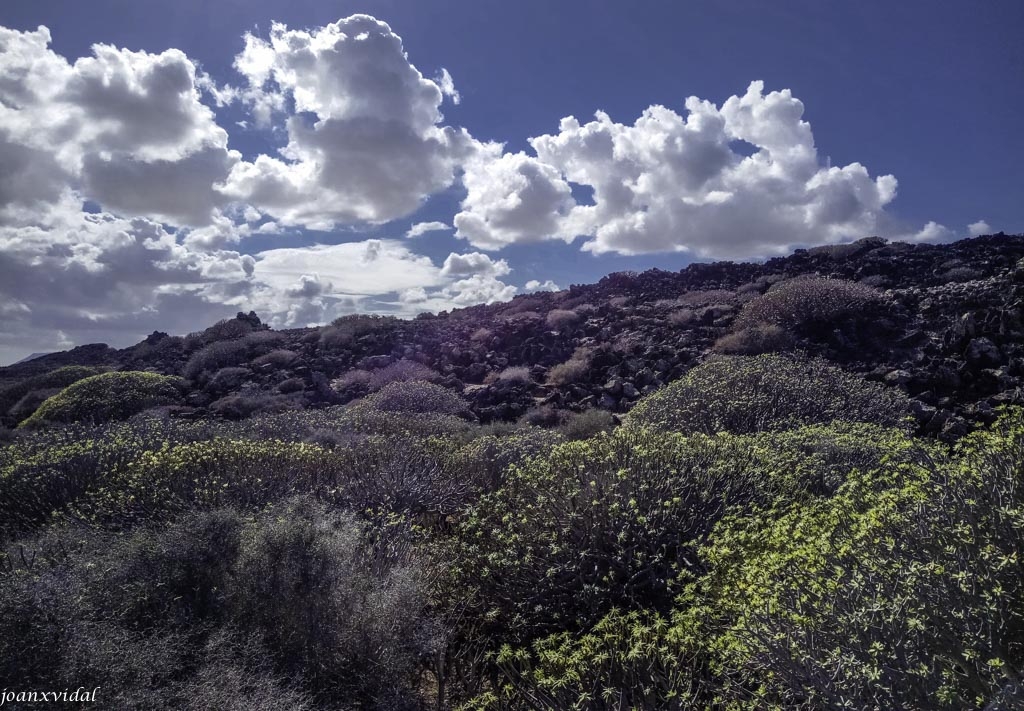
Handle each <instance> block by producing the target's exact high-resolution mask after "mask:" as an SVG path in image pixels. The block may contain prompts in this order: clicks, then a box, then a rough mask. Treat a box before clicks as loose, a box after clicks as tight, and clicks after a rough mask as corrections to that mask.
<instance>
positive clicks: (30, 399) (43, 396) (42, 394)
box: [7, 388, 63, 422]
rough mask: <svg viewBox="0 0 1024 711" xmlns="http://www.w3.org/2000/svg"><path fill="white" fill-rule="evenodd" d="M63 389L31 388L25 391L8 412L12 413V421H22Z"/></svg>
mask: <svg viewBox="0 0 1024 711" xmlns="http://www.w3.org/2000/svg"><path fill="white" fill-rule="evenodd" d="M61 390H63V388H46V389H45V390H29V391H28V392H27V393H25V396H24V397H23V398H21V399H20V400H18V402H16V403H14V404H13V405H12V406H11V409H10V410H8V411H7V414H8V415H10V417H11V421H12V422H21V421H22V420H24V419H26V418H28V417H30V416H31V415H32V413H33V412H35V411H36V410H38V409H39V406H40V405H42V404H43V403H44V402H46V401H47V400H48V399H49V398H51V397H53V396H54V395H56V394H57V393H59V392H60V391H61Z"/></svg>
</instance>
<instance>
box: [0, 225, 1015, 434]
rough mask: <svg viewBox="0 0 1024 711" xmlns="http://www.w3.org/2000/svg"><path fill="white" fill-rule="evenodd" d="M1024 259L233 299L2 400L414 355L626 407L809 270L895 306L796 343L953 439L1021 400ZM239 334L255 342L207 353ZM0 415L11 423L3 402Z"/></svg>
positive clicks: (261, 398)
mask: <svg viewBox="0 0 1024 711" xmlns="http://www.w3.org/2000/svg"><path fill="white" fill-rule="evenodd" d="M1022 260H1024V236H1020V235H1018V236H1008V235H1002V234H1000V235H992V236H987V237H979V238H976V239H972V240H964V241H961V242H957V243H954V244H949V245H909V244H903V243H886V242H885V241H884V240H881V239H877V238H870V239H866V240H861V241H860V242H857V243H854V244H852V245H841V246H835V247H827V248H817V249H813V250H798V251H796V252H795V253H793V254H792V255H790V256H787V257H781V258H776V259H771V260H768V261H767V262H764V263H757V264H753V263H742V264H737V263H731V262H717V263H713V264H692V265H690V266H689V267H687V268H686V269H683V270H681V271H679V272H667V271H661V270H657V269H655V270H651V271H647V272H643V273H639V274H636V273H616V274H611V275H609V276H607V277H605V278H603V279H602V280H601V281H599V282H598V283H596V284H591V285H581V286H577V285H574V286H572V287H571V288H569V289H567V290H564V291H560V292H552V293H537V294H531V295H525V296H519V297H516V298H515V299H513V300H512V301H510V302H508V303H502V304H493V305H489V306H475V307H471V308H468V309H462V310H458V311H454V312H451V313H442V314H440V315H438V316H431V315H423V316H421V317H419V318H416V319H413V320H411V321H400V320H390V319H383V320H382V319H366V318H364V319H349V320H347V321H343V322H342V323H341V324H339V325H337V326H335V327H331V326H326V327H321V328H304V329H291V330H286V331H278V332H270V333H271V334H276V335H266V336H261V337H259V338H256V337H252V336H249V335H248V334H252V333H261V332H267V329H266V327H265V326H263V325H262V324H261V323H260V321H259V319H258V318H257V317H256V315H255V314H247V315H246V314H239V316H238V318H237V319H236V321H237V323H230V322H229V323H228V324H227V325H223V324H222V325H220V326H215V327H213V328H211V329H207V331H205V332H198V333H196V334H192V335H190V336H187V337H174V336H168V335H166V334H162V333H154V334H152V335H150V336H149V337H148V338H147V339H146V340H145V341H143V342H142V343H140V344H137V345H135V346H132V347H130V348H125V349H121V350H117V349H113V348H109V347H107V346H105V345H102V344H94V345H86V346H81V347H78V348H75V349H72V350H70V351H66V352H63V353H55V354H51V355H47V356H43V357H41V358H37V359H34V360H31V361H29V362H26V363H21V364H17V365H13V366H9V367H7V368H0V400H2V399H3V398H2V394H3V389H4V388H12V387H18V386H19V383H21V389H22V390H24V389H25V386H24V382H25V381H26V379H29V378H32V377H36V376H39V375H40V374H42V373H45V372H47V371H50V370H53V369H55V368H57V367H60V366H64V365H69V364H78V365H90V366H102V367H106V368H113V369H123V370H129V369H130V370H152V371H157V372H161V373H166V374H175V375H185V376H187V378H188V394H187V397H186V399H185V405H184V406H182V407H180V408H177V409H176V410H175V411H174V414H175V415H177V416H182V417H205V416H211V415H212V416H227V417H238V416H243V415H245V414H246V413H247V412H251V411H253V410H254V409H263V408H267V407H274V408H277V407H316V406H321V405H323V404H332V403H343V402H347V401H349V400H352V399H354V398H356V397H360V396H362V395H363V394H365V393H366V392H367V391H368V388H369V387H372V385H368V384H367V380H368V378H371V377H372V375H373V374H374V373H380V372H381V371H382V370H383V369H385V368H387V367H388V366H393V365H394V364H395V363H397V362H399V361H403V360H405V361H415V362H417V363H420V364H422V365H424V366H427V367H429V368H431V369H433V370H434V371H436V373H437V376H436V377H437V379H438V381H439V382H440V383H441V384H443V385H446V386H448V387H451V388H454V389H456V390H458V391H460V392H461V393H462V394H463V395H464V396H465V397H466V398H467V399H468V400H469V401H470V402H471V403H472V408H473V411H474V413H475V414H476V416H477V417H478V418H479V419H480V420H481V421H484V422H487V421H493V420H514V419H517V418H520V417H522V416H524V415H527V414H529V416H531V417H537V418H543V417H545V416H551V413H556V414H557V411H559V410H575V411H579V410H583V409H586V408H591V407H598V408H603V409H606V410H610V411H612V412H615V413H622V412H626V411H628V410H629V409H630V407H631V406H632V405H633V404H634V403H635V402H636V401H637V399H638V398H640V397H641V396H643V395H644V394H645V393H648V392H651V391H652V390H654V389H656V388H658V387H660V386H662V385H664V384H665V383H667V382H670V381H672V380H674V379H676V378H679V377H680V376H681V375H683V374H684V373H685V372H686V371H687V370H688V369H689V368H691V367H693V366H694V365H695V364H697V363H699V362H700V361H701V360H702V359H704V358H707V357H709V356H711V355H713V354H714V353H715V352H716V342H719V339H722V338H723V337H724V336H727V335H729V334H730V333H733V332H734V331H735V330H736V326H735V320H736V318H737V316H738V315H739V314H740V313H741V312H742V310H743V307H744V304H745V303H747V302H749V301H750V300H752V299H755V298H757V297H758V296H759V295H760V294H762V293H764V292H765V291H767V290H768V289H769V288H770V287H771V286H772V285H773V284H776V283H779V282H780V281H784V280H786V279H791V278H794V277H799V276H804V275H814V274H816V275H820V276H823V277H830V278H835V279H843V280H850V281H854V282H859V283H861V284H864V285H867V286H870V287H872V288H874V289H877V290H878V292H879V293H880V294H881V295H882V296H883V298H884V301H885V308H884V309H882V310H880V311H878V312H877V313H870V314H854V315H851V316H847V317H844V318H843V319H840V320H836V321H833V322H830V323H827V324H822V323H816V324H812V325H809V326H807V327H803V328H799V329H792V330H791V333H789V334H788V337H789V338H790V341H789V342H788V343H787V346H786V348H787V349H791V350H795V351H803V352H806V353H808V354H810V355H814V356H820V357H824V358H827V359H829V360H830V361H832V362H834V363H836V364H839V365H841V366H842V367H843V368H845V369H847V370H850V371H852V372H857V373H860V374H863V375H864V376H865V377H867V378H869V379H872V380H878V381H881V382H884V383H886V384H888V385H891V386H892V387H898V388H902V389H904V390H905V391H906V392H908V393H909V395H910V396H911V397H912V398H913V399H914V409H915V415H916V417H917V419H918V422H919V425H920V428H921V430H922V431H923V432H925V433H929V434H934V435H936V436H939V437H942V438H944V439H954V438H956V437H958V436H959V435H961V434H963V433H964V432H966V431H968V430H969V429H970V428H971V427H972V426H973V425H975V424H978V423H986V422H990V421H991V420H992V419H993V418H994V411H995V408H997V407H998V406H1000V405H1004V404H1011V403H1022V402H1024V394H1022V385H1024V261H1022ZM246 337H248V338H249V339H250V341H252V348H249V349H248V350H246V349H245V348H241V347H239V348H234V349H233V350H232V349H231V348H227V347H225V349H224V350H225V351H231V352H229V353H226V355H224V356H223V357H217V358H213V357H212V356H204V355H203V354H200V355H197V354H199V353H200V351H203V349H204V348H205V349H207V350H206V353H209V352H210V351H211V350H215V349H216V348H218V346H214V348H213V349H211V344H212V343H216V342H220V341H235V340H239V339H242V338H246ZM717 350H718V351H722V350H723V347H722V346H721V344H719V346H718V347H717ZM268 353H274V354H276V355H268ZM254 354H255V355H254ZM204 358H206V360H205V361H204ZM225 359H226V360H225ZM207 361H208V362H209V363H210V364H211V365H210V366H209V367H203V366H204V363H205V362H207ZM563 364H565V365H563ZM404 365H408V363H406V364H404ZM401 367H403V366H399V368H401ZM356 371H365V373H360V372H356ZM342 376H344V377H342ZM339 378H340V380H339ZM12 392H13V391H12ZM42 394H44V393H42ZM40 395H41V393H37V394H36V398H37V399H38V397H39V396H40ZM8 404H9V403H8ZM24 410H25V407H24V404H23V406H22V407H21V409H20V410H19V412H21V413H23V412H24ZM0 416H3V417H4V423H5V424H7V425H12V424H14V423H15V422H14V420H13V419H12V415H11V414H10V413H9V412H8V413H0Z"/></svg>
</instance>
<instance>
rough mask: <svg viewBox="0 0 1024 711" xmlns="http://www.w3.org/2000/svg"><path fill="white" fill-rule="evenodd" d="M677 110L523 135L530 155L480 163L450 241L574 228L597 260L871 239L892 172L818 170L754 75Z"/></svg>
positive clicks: (794, 110)
mask: <svg viewBox="0 0 1024 711" xmlns="http://www.w3.org/2000/svg"><path fill="white" fill-rule="evenodd" d="M685 105H686V109H687V115H686V116H685V117H684V116H681V115H679V114H677V113H676V112H675V111H672V110H671V109H668V108H665V107H663V106H651V107H650V108H648V109H647V110H645V111H644V112H643V114H642V115H641V116H640V117H639V118H638V119H637V120H636V121H635V122H634V123H633V124H632V125H627V124H621V123H617V122H615V121H614V120H612V118H611V117H610V116H608V115H607V114H606V113H603V112H598V113H597V115H596V118H595V120H594V121H591V122H589V123H586V124H581V123H580V122H579V121H578V120H576V119H575V118H573V117H569V118H565V119H563V120H562V122H561V124H560V126H559V132H558V133H557V134H551V135H543V136H538V137H535V138H532V139H531V140H530V144H531V145H532V146H533V149H534V152H535V154H536V155H535V156H527V155H524V154H508V153H506V154H504V155H500V156H498V155H490V156H486V155H485V156H482V157H478V158H477V165H475V166H474V165H472V164H471V165H470V166H469V167H467V175H466V184H467V192H468V194H467V197H466V200H465V202H464V203H463V206H462V207H463V209H462V212H460V213H459V214H458V215H457V216H456V218H455V224H456V226H457V227H458V228H459V231H458V235H459V236H461V237H464V238H466V239H467V240H468V241H469V242H470V244H473V245H474V246H477V247H480V248H483V249H496V248H500V247H501V246H503V245H505V244H511V243H519V242H527V241H535V240H540V239H563V240H572V239H573V238H575V237H577V236H583V237H585V238H586V240H585V243H584V245H583V248H584V249H586V250H589V251H592V252H594V253H597V254H601V253H606V252H615V253H619V254H644V253H652V252H671V251H685V252H691V253H693V254H694V255H696V256H699V257H725V258H732V257H750V256H756V255H766V254H775V253H780V252H784V251H786V250H788V249H789V248H790V247H792V246H794V245H811V244H821V243H832V242H839V241H843V240H847V239H853V238H858V237H862V236H864V235H866V234H870V233H871V232H872V230H873V229H874V228H875V227H876V225H877V224H878V223H879V220H880V218H881V217H882V216H883V211H884V208H885V206H886V205H887V204H888V203H889V202H891V201H892V199H893V198H894V197H895V195H896V179H895V178H893V177H892V176H889V175H885V176H881V177H877V178H873V177H871V176H870V174H869V173H868V171H867V169H866V168H865V167H864V166H862V165H860V164H859V163H851V164H850V165H847V166H845V167H834V168H832V167H825V166H823V165H821V164H820V161H819V160H818V155H817V151H816V148H815V145H814V137H813V134H812V133H811V127H810V124H808V123H807V122H806V121H804V120H803V118H802V117H803V112H804V107H803V104H802V103H801V102H800V101H799V100H798V99H797V98H795V97H794V96H793V95H792V94H791V93H790V92H789V91H788V90H783V91H774V92H770V93H768V94H765V93H764V87H763V84H762V83H761V82H753V83H751V85H750V87H749V88H748V90H747V92H746V93H745V94H744V95H743V96H732V97H730V98H729V99H728V100H726V101H725V102H724V103H723V104H722V106H721V107H716V106H715V105H714V104H712V103H711V102H708V101H703V100H701V99H699V98H697V97H690V98H689V99H687V100H686V104H685ZM744 144H749V146H752V147H753V153H752V154H750V155H747V151H746V150H744V149H743V148H742V146H743V145H744ZM572 184H576V185H581V186H587V187H588V188H590V189H591V190H592V191H593V204H577V202H576V201H575V200H574V199H573V198H572V195H571V185H572Z"/></svg>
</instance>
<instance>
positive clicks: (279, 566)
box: [229, 499, 437, 711]
mask: <svg viewBox="0 0 1024 711" xmlns="http://www.w3.org/2000/svg"><path fill="white" fill-rule="evenodd" d="M365 541H366V539H365V537H364V532H363V527H362V526H361V525H360V524H359V523H358V522H357V521H356V520H355V519H354V518H353V517H352V516H351V515H349V514H345V513H341V512H336V511H331V510H329V509H326V508H325V507H323V506H322V505H321V504H317V503H316V502H313V501H311V500H308V499H298V500H295V501H292V502H289V503H287V504H284V505H282V506H281V507H280V508H279V510H276V511H274V512H273V513H272V515H270V516H266V517H264V518H262V519H261V520H260V521H259V523H258V524H257V526H256V527H255V530H254V531H253V532H252V535H251V536H249V537H247V538H246V540H245V543H244V544H243V547H242V550H241V554H240V556H239V559H238V563H237V566H236V570H235V581H234V584H233V586H232V589H231V592H230V597H229V604H230V608H231V619H232V620H233V622H234V624H235V626H236V627H239V628H241V629H245V630H250V631H253V632H256V633H258V634H259V635H260V636H261V637H262V639H263V640H264V644H265V645H266V647H267V649H268V650H269V651H270V652H271V654H272V655H273V658H274V659H275V661H276V665H277V667H278V668H279V669H280V670H281V672H282V673H283V674H284V675H285V677H286V678H291V679H300V678H301V680H302V684H303V685H304V686H305V687H307V688H309V689H310V690H311V691H312V692H313V693H314V694H315V695H317V696H319V697H321V698H322V699H323V700H324V701H329V700H338V699H339V698H340V699H351V700H352V701H359V700H361V701H362V702H363V703H364V704H366V707H367V708H375V709H380V710H381V711H384V710H385V709H400V708H415V707H416V706H417V705H418V704H417V703H416V701H417V696H418V688H417V687H418V682H419V673H420V671H421V666H420V662H421V660H422V659H425V658H427V657H428V656H429V655H430V654H431V653H432V652H433V651H434V647H435V646H436V644H437V629H436V628H435V627H434V625H433V624H432V623H431V621H430V619H429V617H428V616H427V614H426V605H427V598H426V590H425V584H424V579H423V573H422V571H421V569H420V568H419V566H418V565H417V564H416V563H415V562H414V561H412V560H411V559H410V558H409V557H408V555H398V556H393V555H389V548H390V546H389V545H388V542H386V541H385V542H382V543H383V545H381V546H380V547H379V548H377V549H376V550H375V549H374V547H373V546H371V545H367V543H366V542H365ZM269 600H274V601H275V604H272V605H268V604H267V601H269Z"/></svg>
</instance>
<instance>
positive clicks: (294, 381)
mask: <svg viewBox="0 0 1024 711" xmlns="http://www.w3.org/2000/svg"><path fill="white" fill-rule="evenodd" d="M305 389H306V381H305V380H303V379H302V378H288V379H287V380H282V381H281V382H280V383H278V384H277V390H278V392H280V393H282V394H284V395H288V394H290V393H298V392H302V391H303V390H305Z"/></svg>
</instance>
